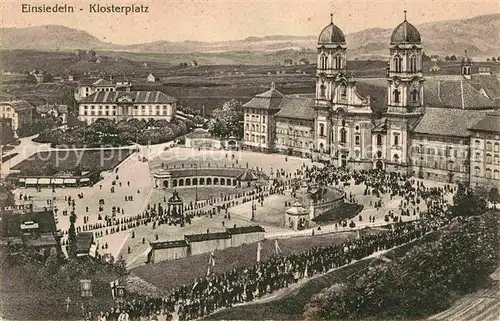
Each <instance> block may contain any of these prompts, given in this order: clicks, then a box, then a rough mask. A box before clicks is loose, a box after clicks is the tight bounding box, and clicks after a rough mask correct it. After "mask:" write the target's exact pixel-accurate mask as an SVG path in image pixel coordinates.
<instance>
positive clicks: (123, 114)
mask: <svg viewBox="0 0 500 321" xmlns="http://www.w3.org/2000/svg"><path fill="white" fill-rule="evenodd" d="M176 108H177V99H175V98H174V97H171V96H168V95H166V94H165V93H163V92H161V91H129V92H122V91H105V92H95V93H93V94H92V95H90V96H87V97H85V98H83V99H82V100H81V101H80V102H79V105H78V118H79V119H80V120H82V121H85V122H86V123H87V124H91V123H93V122H95V121H96V119H98V118H106V119H112V120H114V121H120V120H126V119H130V118H139V119H166V120H168V121H170V120H172V119H173V118H174V117H175V113H176Z"/></svg>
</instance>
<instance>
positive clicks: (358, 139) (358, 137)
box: [354, 135, 361, 145]
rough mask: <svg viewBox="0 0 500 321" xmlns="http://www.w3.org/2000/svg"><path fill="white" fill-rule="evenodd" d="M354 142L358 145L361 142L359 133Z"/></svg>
mask: <svg viewBox="0 0 500 321" xmlns="http://www.w3.org/2000/svg"><path fill="white" fill-rule="evenodd" d="M354 144H356V145H360V144H361V137H360V136H359V135H356V136H354Z"/></svg>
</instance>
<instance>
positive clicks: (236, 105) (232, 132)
mask: <svg viewBox="0 0 500 321" xmlns="http://www.w3.org/2000/svg"><path fill="white" fill-rule="evenodd" d="M212 115H213V118H212V119H211V120H210V122H209V124H208V131H209V132H210V133H211V134H212V135H213V136H215V137H219V138H227V137H229V136H236V137H242V135H243V125H242V121H243V113H242V112H241V102H239V101H237V100H235V99H232V100H230V101H227V102H225V103H224V105H223V106H222V108H217V109H215V110H214V111H213V112H212Z"/></svg>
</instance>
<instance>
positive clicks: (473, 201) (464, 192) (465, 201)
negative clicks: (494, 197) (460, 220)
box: [451, 184, 487, 217]
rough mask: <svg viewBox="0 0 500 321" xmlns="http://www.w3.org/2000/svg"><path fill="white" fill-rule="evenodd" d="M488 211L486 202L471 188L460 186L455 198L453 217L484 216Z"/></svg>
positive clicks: (452, 210) (452, 209)
mask: <svg viewBox="0 0 500 321" xmlns="http://www.w3.org/2000/svg"><path fill="white" fill-rule="evenodd" d="M486 209H487V204H486V200H485V199H484V198H482V197H480V196H479V195H477V194H476V193H474V191H473V190H472V189H470V188H467V187H465V186H464V185H462V184H459V185H458V189H457V193H456V194H455V195H454V196H453V206H452V208H451V213H452V215H453V216H465V217H467V216H476V215H481V214H483V213H484V212H485V211H486Z"/></svg>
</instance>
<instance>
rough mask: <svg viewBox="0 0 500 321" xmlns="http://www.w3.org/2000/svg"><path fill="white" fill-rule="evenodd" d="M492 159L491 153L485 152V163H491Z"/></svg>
mask: <svg viewBox="0 0 500 321" xmlns="http://www.w3.org/2000/svg"><path fill="white" fill-rule="evenodd" d="M491 163H492V159H491V154H486V164H491Z"/></svg>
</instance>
